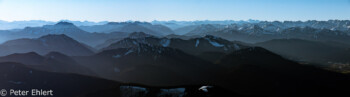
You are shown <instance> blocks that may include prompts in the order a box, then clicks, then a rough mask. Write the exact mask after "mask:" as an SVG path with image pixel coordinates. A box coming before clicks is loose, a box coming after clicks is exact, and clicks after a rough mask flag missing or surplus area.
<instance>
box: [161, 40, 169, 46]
mask: <svg viewBox="0 0 350 97" xmlns="http://www.w3.org/2000/svg"><path fill="white" fill-rule="evenodd" d="M170 42H171V41H170V40H169V39H162V40H161V41H160V44H161V45H162V46H163V47H168V46H169V45H170Z"/></svg>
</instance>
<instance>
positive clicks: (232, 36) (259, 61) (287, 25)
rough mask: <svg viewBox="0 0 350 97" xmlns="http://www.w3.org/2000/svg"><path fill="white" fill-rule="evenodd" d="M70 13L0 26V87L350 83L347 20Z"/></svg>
mask: <svg viewBox="0 0 350 97" xmlns="http://www.w3.org/2000/svg"><path fill="white" fill-rule="evenodd" d="M70 22H71V21H61V22H58V23H56V24H47V25H46V24H45V25H43V26H37V27H26V28H23V29H12V30H1V31H0V38H2V37H4V38H2V39H3V40H2V41H4V42H3V43H2V44H0V67H1V68H0V82H1V83H0V89H2V88H4V89H9V88H16V89H30V88H39V89H53V90H55V91H57V92H56V93H57V95H55V96H57V97H67V96H68V97H111V96H112V97H115V96H121V97H134V96H138V97H223V96H224V95H225V96H227V95H229V96H230V97H231V96H233V97H236V96H237V97H281V96H282V97H296V96H303V97H304V96H311V97H323V96H327V97H329V96H331V97H341V96H344V95H349V94H348V92H350V91H349V89H347V88H349V87H350V84H349V83H348V82H349V81H350V76H349V73H348V72H350V69H349V68H350V65H349V62H350V59H349V58H350V44H349V42H350V36H349V32H350V30H349V26H350V24H349V23H348V22H349V21H348V20H329V21H304V22H302V21H284V22H280V21H272V22H268V21H256V20H250V21H191V22H186V21H153V22H150V23H148V22H133V21H129V22H105V23H101V24H98V23H90V24H89V23H88V22H84V23H83V24H79V25H78V24H76V23H70ZM85 23H86V24H85ZM67 88H69V89H67ZM64 92H67V93H66V94H64Z"/></svg>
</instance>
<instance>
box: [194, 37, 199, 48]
mask: <svg viewBox="0 0 350 97" xmlns="http://www.w3.org/2000/svg"><path fill="white" fill-rule="evenodd" d="M198 45H199V40H198V39H197V41H196V45H195V46H196V47H198Z"/></svg>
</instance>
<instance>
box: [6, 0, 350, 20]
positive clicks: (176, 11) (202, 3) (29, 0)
mask: <svg viewBox="0 0 350 97" xmlns="http://www.w3.org/2000/svg"><path fill="white" fill-rule="evenodd" d="M63 19H68V20H79V21H84V20H88V21H95V22H97V21H127V20H134V21H136V20H137V21H153V20H166V21H167V20H179V21H192V20H248V19H256V20H267V21H274V20H293V21H295V20H302V21H305V20H329V19H339V20H349V19H350V0H0V20H5V21H19V20H46V21H59V20H63Z"/></svg>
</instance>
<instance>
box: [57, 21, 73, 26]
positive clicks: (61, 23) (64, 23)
mask: <svg viewBox="0 0 350 97" xmlns="http://www.w3.org/2000/svg"><path fill="white" fill-rule="evenodd" d="M55 25H74V24H73V23H70V22H65V21H61V22H58V23H56V24H55Z"/></svg>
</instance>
